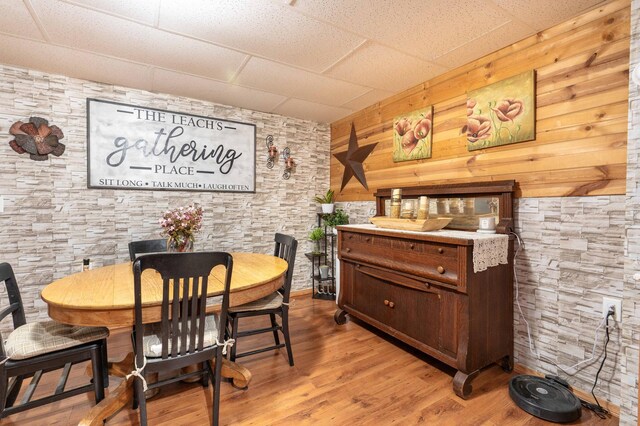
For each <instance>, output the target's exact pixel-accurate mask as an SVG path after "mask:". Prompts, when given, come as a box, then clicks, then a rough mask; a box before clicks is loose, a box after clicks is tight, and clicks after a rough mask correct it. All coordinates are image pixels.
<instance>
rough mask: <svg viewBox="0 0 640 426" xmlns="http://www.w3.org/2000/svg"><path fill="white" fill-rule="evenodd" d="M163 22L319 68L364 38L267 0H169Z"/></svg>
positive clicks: (250, 50) (180, 30) (175, 28)
mask: <svg viewBox="0 0 640 426" xmlns="http://www.w3.org/2000/svg"><path fill="white" fill-rule="evenodd" d="M160 28H161V29H167V30H171V31H175V32H178V33H181V34H187V35H190V36H193V37H197V38H200V39H203V40H207V41H211V42H213V43H217V44H220V45H223V46H226V47H229V48H235V49H239V50H241V51H244V52H248V53H252V54H254V55H257V56H260V57H264V58H269V59H273V60H275V61H279V62H283V63H287V64H291V65H295V66H298V67H301V68H305V69H308V70H312V71H316V72H321V71H322V70H324V69H326V68H327V67H329V66H330V65H331V64H333V63H335V62H336V61H337V60H339V59H340V58H341V57H342V56H344V55H346V54H347V53H348V52H350V51H351V50H353V49H355V48H356V47H357V46H358V45H359V44H361V43H362V42H363V41H364V40H363V39H362V38H361V37H358V36H356V35H354V34H353V33H351V32H348V31H343V30H340V29H337V28H335V27H333V26H331V25H329V24H327V23H325V22H320V21H318V20H316V19H313V18H308V17H305V16H303V15H301V14H299V13H296V12H295V11H294V10H293V9H292V8H291V7H290V6H288V5H284V4H277V3H274V2H270V1H267V0H218V1H215V2H212V1H209V0H188V1H180V2H177V1H163V2H162V3H161V9H160Z"/></svg>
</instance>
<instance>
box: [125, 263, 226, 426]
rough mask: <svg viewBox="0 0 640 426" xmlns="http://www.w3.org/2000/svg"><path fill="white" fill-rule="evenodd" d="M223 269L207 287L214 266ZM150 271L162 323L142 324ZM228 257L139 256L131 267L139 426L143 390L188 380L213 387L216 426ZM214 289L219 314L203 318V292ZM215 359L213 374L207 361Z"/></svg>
mask: <svg viewBox="0 0 640 426" xmlns="http://www.w3.org/2000/svg"><path fill="white" fill-rule="evenodd" d="M219 265H222V266H224V267H225V268H226V269H225V275H224V282H222V283H221V282H218V281H215V282H209V274H210V273H211V271H212V269H213V268H214V267H216V266H219ZM145 270H153V271H155V272H157V273H159V274H160V276H161V277H162V307H161V318H162V319H161V321H160V322H158V323H154V324H144V323H143V318H142V292H143V291H144V290H143V285H142V284H143V282H142V273H143V272H144V271H145ZM232 270H233V258H232V257H231V255H230V254H228V253H222V252H196V253H155V254H147V255H143V256H140V257H138V258H137V259H136V260H135V262H134V263H133V275H134V295H135V325H134V331H133V341H134V352H135V362H136V365H135V368H136V370H135V371H134V372H133V375H134V376H135V377H136V382H135V398H136V401H137V403H138V404H139V408H140V423H141V424H142V425H146V424H147V407H146V399H145V390H147V389H155V388H157V387H160V386H164V385H166V384H169V383H173V382H176V381H179V380H183V379H185V378H188V377H196V376H201V377H202V384H203V386H207V385H208V383H209V380H211V382H212V383H213V385H214V392H213V417H212V424H213V425H217V424H218V417H219V411H220V376H221V374H220V373H221V368H222V355H223V352H224V353H225V354H226V346H227V344H228V343H231V344H232V342H228V341H227V342H225V341H224V337H225V336H224V325H225V324H226V320H227V310H228V307H229V288H230V285H231V274H232ZM212 285H216V286H219V287H220V290H221V291H223V293H222V308H221V310H220V313H219V314H215V315H213V314H212V315H206V307H207V292H208V290H209V287H210V286H212ZM214 359H215V371H214V370H213V368H212V366H211V361H212V360H214ZM191 365H198V366H200V369H198V370H197V371H191V372H188V373H183V374H179V375H177V376H175V375H174V376H172V377H170V378H168V379H164V380H159V381H158V382H156V383H152V384H147V383H146V381H145V380H144V376H145V374H152V373H159V372H161V371H173V370H180V369H182V368H183V367H187V366H191Z"/></svg>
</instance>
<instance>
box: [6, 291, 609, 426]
mask: <svg viewBox="0 0 640 426" xmlns="http://www.w3.org/2000/svg"><path fill="white" fill-rule="evenodd" d="M335 306H336V305H335V303H334V302H331V301H325V300H313V299H311V298H309V297H308V296H305V297H299V298H297V300H296V302H295V303H294V304H293V305H292V308H291V313H290V316H291V319H290V323H291V335H292V342H293V355H294V360H295V366H294V367H289V364H288V361H287V355H286V350H285V349H281V350H279V351H271V352H265V353H261V354H257V355H254V356H250V357H246V358H240V360H239V361H240V363H241V364H242V365H244V366H245V367H247V368H249V370H250V371H251V373H252V374H253V379H252V382H251V384H250V385H249V388H248V389H246V390H242V389H236V388H234V387H233V386H231V384H230V383H222V387H221V388H222V389H221V411H220V423H221V424H223V425H243V426H250V425H256V426H264V425H272V424H273V425H275V424H277V425H301V424H309V425H375V426H379V425H395V424H398V425H414V424H415V425H417V424H425V425H474V426H475V425H486V426H498V425H500V426H502V425H514V426H525V425H526V426H540V425H550V424H552V423H549V422H545V421H543V420H540V419H537V418H535V417H532V416H530V415H529V414H527V413H525V412H524V411H522V410H521V409H520V408H518V407H517V406H516V405H515V404H514V403H513V402H512V401H511V399H510V398H509V392H508V382H509V378H510V377H511V376H512V374H508V373H505V372H503V371H502V369H500V368H499V367H498V366H493V367H490V368H488V369H487V370H485V371H483V372H482V373H481V374H480V375H478V377H477V378H476V379H475V380H474V381H473V382H472V384H473V394H472V395H471V398H470V399H468V400H462V399H460V398H458V397H457V396H456V395H455V394H454V393H453V390H452V388H451V384H452V378H453V375H454V374H455V370H454V369H452V368H451V367H449V366H447V365H444V364H442V363H441V362H439V361H437V360H434V359H433V358H430V357H428V356H427V355H424V354H422V353H420V352H419V351H416V350H415V349H413V348H410V347H408V346H406V345H404V344H402V343H400V342H398V341H397V340H394V339H393V338H391V337H389V336H387V335H385V334H383V333H380V332H377V331H376V330H375V329H373V328H371V327H370V326H368V325H366V324H363V323H361V322H357V321H352V320H349V321H348V322H347V324H345V325H344V326H338V325H337V324H335V322H334V321H333V313H334V311H335ZM268 324H269V323H268V320H266V319H264V320H263V319H251V318H249V319H246V320H245V321H244V322H240V329H246V328H248V326H249V325H254V326H258V327H261V326H267V325H268ZM269 338H270V334H264V335H259V336H251V337H248V338H245V339H243V340H241V342H240V344H239V345H240V346H239V347H240V348H241V349H242V348H245V349H248V348H251V347H252V346H253V345H256V344H257V345H259V344H262V343H270V341H269ZM130 344H131V343H130V337H129V331H128V330H114V331H113V332H112V335H111V337H110V338H109V356H110V358H114V359H120V358H122V357H123V356H124V355H125V354H126V352H127V351H128V350H130ZM84 370H85V365H81V366H76V367H74V369H72V372H71V375H70V378H69V382H70V383H73V384H76V383H80V382H81V381H82V380H84V379H86V377H85V376H84V374H85V373H84ZM56 380H57V375H56V374H53V376H52V377H47V376H45V377H43V379H42V385H41V386H44V385H47V386H49V385H50V386H55V383H56ZM119 383H120V379H117V378H115V379H112V380H111V383H110V387H109V389H111V390H113V389H115V388H116V387H117V385H118V384H119ZM38 391H39V392H40V389H38ZM212 392H213V389H212V388H211V387H209V388H203V387H202V386H201V385H200V384H199V383H192V384H186V383H176V384H172V385H169V386H166V387H164V388H162V389H161V391H160V394H159V395H158V396H157V397H155V398H154V399H152V400H150V401H148V405H147V409H148V415H149V424H150V425H167V426H168V425H177V424H189V425H207V424H209V421H210V418H211V404H212V397H213V394H212ZM92 406H93V395H92V394H87V395H78V396H76V397H73V398H69V399H66V400H63V401H59V402H56V403H54V404H50V405H47V406H44V407H40V408H37V409H33V410H30V411H27V412H25V413H18V414H15V415H13V416H10V417H9V418H6V419H3V420H2V422H0V423H1V424H2V425H8V426H12V425H42V424H48V425H60V426H66V425H76V424H77V423H78V421H79V420H80V419H81V418H82V417H83V416H84V414H85V413H86V412H87V411H88V410H89V409H90V408H91V407H92ZM596 421H597V424H598V425H602V426H609V425H617V424H618V419H617V418H615V417H613V418H610V419H607V420H604V421H603V420H600V419H598V418H597V417H595V415H593V414H592V413H590V412H587V411H585V410H583V413H582V419H581V420H580V421H578V422H575V423H572V424H592V423H596ZM138 424H139V422H138V413H137V411H134V410H132V409H131V408H130V407H129V408H125V409H124V410H122V411H120V412H119V413H118V414H116V415H115V416H114V417H113V418H111V419H110V420H109V421H108V423H107V425H110V426H122V425H138Z"/></svg>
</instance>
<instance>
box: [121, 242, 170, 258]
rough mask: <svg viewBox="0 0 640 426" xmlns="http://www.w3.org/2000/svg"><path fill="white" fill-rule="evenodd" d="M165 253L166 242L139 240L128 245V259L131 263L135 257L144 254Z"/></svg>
mask: <svg viewBox="0 0 640 426" xmlns="http://www.w3.org/2000/svg"><path fill="white" fill-rule="evenodd" d="M166 251H167V240H166V239H164V238H160V239H157V240H140V241H131V242H130V243H129V258H130V259H131V261H132V262H133V261H134V260H136V257H137V256H139V255H141V254H145V253H163V252H166Z"/></svg>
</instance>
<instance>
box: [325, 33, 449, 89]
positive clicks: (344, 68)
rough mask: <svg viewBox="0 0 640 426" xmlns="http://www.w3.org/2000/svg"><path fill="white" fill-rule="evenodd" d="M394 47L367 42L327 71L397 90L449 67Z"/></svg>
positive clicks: (343, 77)
mask: <svg viewBox="0 0 640 426" xmlns="http://www.w3.org/2000/svg"><path fill="white" fill-rule="evenodd" d="M447 70H448V68H445V67H443V66H440V65H436V64H432V63H429V62H426V61H422V60H420V59H417V58H414V57H412V56H408V55H405V54H403V53H400V52H398V51H397V50H395V49H391V48H388V47H385V46H381V45H380V44H377V43H371V42H368V43H366V44H365V45H363V46H362V47H361V48H359V49H358V50H356V51H355V52H354V53H352V54H351V55H349V56H348V57H346V58H345V59H344V60H342V61H341V62H339V63H338V64H337V65H336V66H335V67H333V68H331V69H330V70H329V71H328V72H327V73H326V74H327V75H330V76H332V77H336V78H339V79H342V80H346V81H352V82H354V83H355V82H357V83H360V84H363V85H366V86H369V87H373V88H376V89H381V90H386V91H391V92H393V93H398V92H400V91H402V90H405V89H407V88H409V87H412V86H415V85H416V84H418V83H422V82H424V81H426V80H429V79H430V78H432V77H435V76H436V75H439V74H442V73H443V72H445V71H447Z"/></svg>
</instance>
